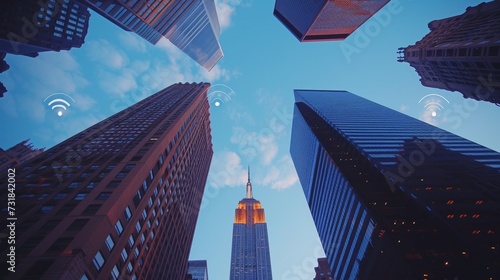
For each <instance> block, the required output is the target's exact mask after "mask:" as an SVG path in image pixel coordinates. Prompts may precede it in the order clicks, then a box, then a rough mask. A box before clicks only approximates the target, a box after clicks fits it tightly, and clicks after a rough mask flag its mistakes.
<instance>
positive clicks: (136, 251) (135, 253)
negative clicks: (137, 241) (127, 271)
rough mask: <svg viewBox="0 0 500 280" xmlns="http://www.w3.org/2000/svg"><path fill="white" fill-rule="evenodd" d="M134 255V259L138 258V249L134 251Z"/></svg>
mask: <svg viewBox="0 0 500 280" xmlns="http://www.w3.org/2000/svg"><path fill="white" fill-rule="evenodd" d="M134 255H135V257H136V258H137V257H138V256H139V249H138V248H137V247H135V249H134Z"/></svg>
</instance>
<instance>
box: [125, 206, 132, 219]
mask: <svg viewBox="0 0 500 280" xmlns="http://www.w3.org/2000/svg"><path fill="white" fill-rule="evenodd" d="M125 217H126V218H127V221H129V220H130V217H132V212H131V211H130V208H129V207H128V206H127V208H125Z"/></svg>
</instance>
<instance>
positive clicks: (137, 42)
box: [118, 32, 146, 53]
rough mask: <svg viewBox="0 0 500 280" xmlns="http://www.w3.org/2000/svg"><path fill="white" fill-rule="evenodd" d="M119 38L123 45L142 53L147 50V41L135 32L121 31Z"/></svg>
mask: <svg viewBox="0 0 500 280" xmlns="http://www.w3.org/2000/svg"><path fill="white" fill-rule="evenodd" d="M118 39H119V40H120V41H121V42H122V45H123V46H125V47H127V48H129V49H131V50H135V51H138V52H141V53H144V52H146V41H145V40H144V39H142V38H140V37H139V36H138V35H135V34H134V33H133V32H120V34H119V35H118Z"/></svg>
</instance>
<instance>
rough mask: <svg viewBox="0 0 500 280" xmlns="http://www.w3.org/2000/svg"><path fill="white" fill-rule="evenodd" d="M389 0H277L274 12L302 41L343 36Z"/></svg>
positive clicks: (351, 31) (337, 38) (335, 38)
mask: <svg viewBox="0 0 500 280" xmlns="http://www.w3.org/2000/svg"><path fill="white" fill-rule="evenodd" d="M388 2H389V0H368V1H360V0H314V1H309V0H276V4H275V6H274V16H275V17H276V18H277V19H278V20H279V21H280V22H281V23H282V24H283V25H284V26H285V27H286V28H287V29H288V30H289V31H290V32H292V34H293V35H294V36H295V37H297V39H299V41H301V42H309V41H329V40H344V39H345V38H347V36H349V35H351V33H353V32H354V31H355V30H356V29H357V28H358V27H360V26H361V25H362V24H363V23H364V22H365V21H367V20H368V19H369V18H370V17H371V16H373V15H374V14H375V13H376V12H377V11H378V10H380V9H381V8H382V7H383V6H384V5H385V4H387V3H388Z"/></svg>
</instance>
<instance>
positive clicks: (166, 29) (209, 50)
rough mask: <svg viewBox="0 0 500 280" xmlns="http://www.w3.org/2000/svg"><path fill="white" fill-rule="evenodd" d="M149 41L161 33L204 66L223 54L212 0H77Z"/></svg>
mask: <svg viewBox="0 0 500 280" xmlns="http://www.w3.org/2000/svg"><path fill="white" fill-rule="evenodd" d="M78 1H81V2H82V3H85V4H86V5H89V7H91V8H92V9H93V10H94V11H96V12H97V13H99V14H100V15H102V16H103V17H105V18H106V19H108V20H110V21H111V22H113V23H114V24H116V25H118V26H120V27H121V28H123V29H124V30H127V31H132V32H134V33H136V34H137V35H139V36H141V37H142V38H144V39H145V40H147V41H149V42H150V43H151V44H156V43H157V42H158V41H159V40H160V39H161V37H162V36H165V37H166V38H167V39H169V40H170V41H171V42H172V43H173V44H174V45H175V46H177V47H178V48H179V49H181V50H182V51H183V52H185V53H186V54H187V55H189V56H190V57H191V58H192V59H193V60H195V61H196V62H197V63H199V64H200V65H202V66H203V67H205V68H206V69H208V70H210V69H212V68H213V67H214V66H215V65H216V64H217V62H218V61H219V60H220V59H221V58H222V56H223V54H222V50H221V47H220V44H219V35H220V28H219V21H218V18H217V12H216V10H215V2H214V0H188V1H181V0H174V1H170V0H154V1H149V2H146V1H137V0H123V1H119V0H78Z"/></svg>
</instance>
